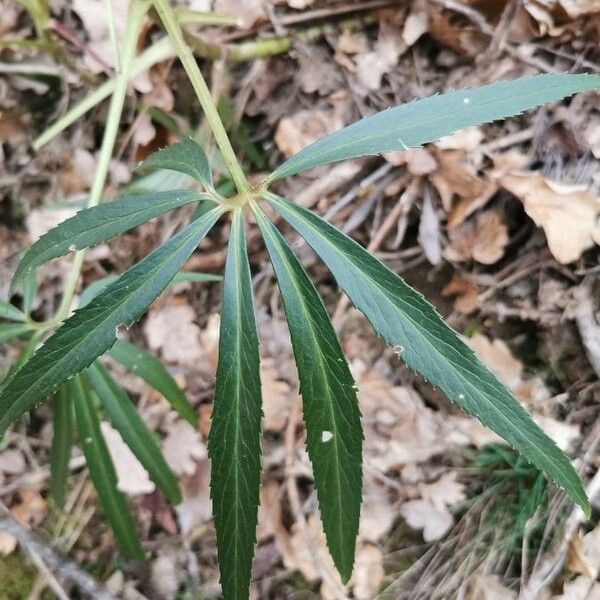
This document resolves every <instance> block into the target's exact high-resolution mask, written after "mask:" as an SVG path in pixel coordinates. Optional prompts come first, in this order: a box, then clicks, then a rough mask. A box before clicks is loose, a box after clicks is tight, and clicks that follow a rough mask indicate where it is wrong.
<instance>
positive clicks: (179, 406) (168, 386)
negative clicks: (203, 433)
mask: <svg viewBox="0 0 600 600" xmlns="http://www.w3.org/2000/svg"><path fill="white" fill-rule="evenodd" d="M109 355H110V356H111V357H112V358H114V359H115V360H116V361H117V362H119V363H121V364H122V365H123V366H124V367H125V368H127V369H128V370H129V371H131V372H132V373H133V374H134V375H137V376H138V377H140V378H141V379H143V380H144V381H145V382H146V383H147V384H148V385H149V386H150V387H152V388H154V389H155V390H156V391H157V392H158V393H159V394H162V395H163V396H164V398H165V400H166V401H167V402H168V403H169V404H170V405H171V406H172V407H173V408H174V409H175V410H176V411H177V412H178V413H179V414H180V415H181V416H182V417H183V418H184V419H185V420H186V421H189V423H190V424H191V425H192V426H193V427H196V424H197V422H198V417H197V415H196V411H195V410H194V407H193V406H192V405H191V404H190V403H189V401H188V399H187V398H186V396H185V393H184V392H183V390H182V389H181V388H180V387H179V386H178V385H177V382H176V381H175V379H173V376H172V375H171V373H169V371H168V370H167V368H166V367H165V365H163V363H162V362H160V360H158V359H157V358H156V357H155V356H153V355H152V354H150V352H148V351H147V350H144V349H143V348H139V347H138V346H134V345H133V344H130V343H129V342H126V341H123V340H117V341H116V342H115V345H114V346H113V347H112V348H111V349H110V350H109Z"/></svg>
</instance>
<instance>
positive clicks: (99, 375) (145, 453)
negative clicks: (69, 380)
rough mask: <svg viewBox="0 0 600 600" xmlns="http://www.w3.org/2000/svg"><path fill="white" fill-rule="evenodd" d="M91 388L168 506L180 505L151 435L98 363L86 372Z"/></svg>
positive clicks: (170, 474) (173, 481)
mask: <svg viewBox="0 0 600 600" xmlns="http://www.w3.org/2000/svg"><path fill="white" fill-rule="evenodd" d="M87 373H88V376H89V378H90V381H91V382H92V386H93V388H94V390H95V391H96V394H98V398H100V402H101V403H102V406H104V409H105V410H106V412H107V413H108V416H109V417H110V420H111V421H112V424H113V425H114V427H115V429H116V430H117V431H118V432H119V433H120V434H121V437H122V438H123V441H124V442H125V443H126V444H127V445H128V446H129V448H130V449H131V451H132V452H133V453H134V454H135V456H136V457H137V459H138V460H139V461H140V463H141V465H142V466H143V467H144V468H145V469H146V471H148V475H150V478H151V479H152V481H154V483H156V485H157V486H158V487H159V488H160V490H161V491H162V492H163V493H164V495H165V496H166V497H167V499H168V500H169V502H171V503H172V504H179V503H180V502H181V490H180V489H179V484H178V483H177V478H176V477H175V475H174V474H173V472H172V471H171V469H170V468H169V465H168V464H167V463H166V461H165V459H164V458H163V455H162V454H161V452H160V447H159V445H158V442H157V441H156V437H155V436H154V434H153V433H152V432H151V431H150V430H149V429H148V427H146V424H145V423H144V421H142V419H141V418H140V416H139V414H138V412H137V410H136V409H135V407H134V405H133V404H132V402H131V401H130V400H129V398H128V397H127V395H126V394H125V392H124V391H123V390H122V389H121V388H120V387H119V385H118V384H117V383H116V381H115V380H114V379H113V378H112V377H111V376H110V374H109V372H108V371H107V370H106V369H105V368H104V366H102V365H101V364H100V363H99V362H98V361H95V362H93V363H92V364H91V366H90V367H89V369H88V370H87Z"/></svg>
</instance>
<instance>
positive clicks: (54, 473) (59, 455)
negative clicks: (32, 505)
mask: <svg viewBox="0 0 600 600" xmlns="http://www.w3.org/2000/svg"><path fill="white" fill-rule="evenodd" d="M73 400H74V394H73V383H71V382H70V381H68V382H67V383H65V384H64V385H61V386H60V387H59V388H58V390H56V393H55V394H54V396H53V398H52V417H53V418H52V426H53V435H52V446H51V448H50V495H51V496H52V499H53V500H54V503H55V504H56V506H58V507H59V508H62V507H63V506H64V505H65V497H66V492H67V480H68V478H69V459H70V458H71V448H72V447H73V412H72V404H73Z"/></svg>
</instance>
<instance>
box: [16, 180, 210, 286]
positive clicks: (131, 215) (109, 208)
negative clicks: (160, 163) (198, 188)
mask: <svg viewBox="0 0 600 600" xmlns="http://www.w3.org/2000/svg"><path fill="white" fill-rule="evenodd" d="M205 197H206V196H205V195H204V194H200V193H198V192H192V191H182V192H158V193H156V194H144V195H140V196H130V197H126V198H119V199H118V200H115V201H113V202H108V203H106V204H101V205H100V206H94V207H93V208H86V209H84V210H81V211H79V212H78V213H77V214H76V215H75V216H73V217H71V218H70V219H66V220H65V221H63V222H62V223H61V224H60V225H58V226H57V227H54V228H52V229H51V230H50V231H48V232H47V233H45V234H44V235H43V236H41V237H40V238H39V239H38V240H37V241H36V242H34V243H33V244H32V245H31V247H30V248H29V249H28V250H27V252H26V253H25V254H24V256H23V258H22V259H21V261H20V262H19V265H18V267H17V270H16V271H15V274H14V277H13V280H12V283H11V287H12V288H13V289H14V288H15V287H17V285H18V284H19V283H20V282H21V281H22V279H23V278H24V276H25V274H27V273H29V272H31V270H32V269H34V268H35V267H38V266H39V265H42V264H44V263H45V262H48V261H49V260H52V259H53V258H58V257H59V256H64V255H65V254H68V253H69V252H75V251H76V250H82V249H83V248H87V247H89V246H93V245H94V244H99V243H100V242H105V241H106V240H109V239H110V238H112V237H114V236H115V235H118V234H120V233H123V232H124V231H128V230H129V229H133V228H134V227H137V226H138V225H141V224H142V223H145V222H146V221H149V220H150V219H152V218H154V217H157V216H158V215H161V214H163V213H165V212H167V211H169V210H172V209H174V208H177V207H179V206H184V205H185V204H190V203H191V202H199V201H200V200H202V199H203V198H205Z"/></svg>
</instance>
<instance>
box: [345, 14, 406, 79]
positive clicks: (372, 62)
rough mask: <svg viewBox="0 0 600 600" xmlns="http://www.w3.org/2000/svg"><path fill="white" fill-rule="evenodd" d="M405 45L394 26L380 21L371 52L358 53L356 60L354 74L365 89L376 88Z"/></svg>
mask: <svg viewBox="0 0 600 600" xmlns="http://www.w3.org/2000/svg"><path fill="white" fill-rule="evenodd" d="M405 48H406V47H405V45H404V44H403V42H402V41H401V40H400V38H399V36H398V31H397V29H396V27H395V26H393V25H390V24H388V23H386V21H382V22H381V24H380V27H379V37H378V38H377V42H375V46H374V48H373V50H372V51H371V52H365V53H364V54H358V55H357V56H356V58H355V61H356V76H357V78H358V81H359V83H361V84H362V85H363V86H364V87H365V88H366V90H377V89H379V87H380V86H381V79H382V78H383V76H384V75H385V74H386V73H389V72H390V70H391V69H392V68H393V67H395V66H396V63H397V62H398V58H399V57H400V54H401V53H402V52H403V50H405Z"/></svg>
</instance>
